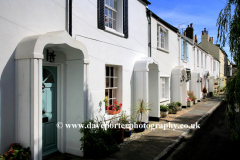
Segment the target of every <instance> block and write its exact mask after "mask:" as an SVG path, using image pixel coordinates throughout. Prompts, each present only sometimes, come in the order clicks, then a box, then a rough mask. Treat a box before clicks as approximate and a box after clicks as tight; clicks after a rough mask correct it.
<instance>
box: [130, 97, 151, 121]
mask: <svg viewBox="0 0 240 160" xmlns="http://www.w3.org/2000/svg"><path fill="white" fill-rule="evenodd" d="M149 107H150V104H149V103H147V102H145V101H144V100H143V99H139V100H138V102H137V103H136V105H135V106H134V111H135V113H136V115H138V114H140V115H141V118H140V123H141V122H142V114H145V115H147V111H151V109H150V108H149Z"/></svg>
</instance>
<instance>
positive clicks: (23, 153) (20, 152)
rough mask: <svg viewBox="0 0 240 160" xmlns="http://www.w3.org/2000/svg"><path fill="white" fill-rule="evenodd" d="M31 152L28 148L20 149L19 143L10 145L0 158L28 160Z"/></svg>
mask: <svg viewBox="0 0 240 160" xmlns="http://www.w3.org/2000/svg"><path fill="white" fill-rule="evenodd" d="M30 155H31V151H30V148H29V147H28V148H22V146H21V145H20V144H19V143H12V144H11V145H10V149H9V150H8V151H7V152H5V153H4V154H2V155H0V158H5V159H6V160H14V159H15V160H17V159H25V160H28V159H29V158H30Z"/></svg>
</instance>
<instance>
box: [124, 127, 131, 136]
mask: <svg viewBox="0 0 240 160" xmlns="http://www.w3.org/2000/svg"><path fill="white" fill-rule="evenodd" d="M131 135H132V130H129V129H125V130H124V137H130V136H131Z"/></svg>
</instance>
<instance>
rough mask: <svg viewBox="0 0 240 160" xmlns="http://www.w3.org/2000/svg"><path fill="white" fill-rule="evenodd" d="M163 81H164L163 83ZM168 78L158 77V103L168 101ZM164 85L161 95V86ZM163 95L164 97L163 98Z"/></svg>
mask: <svg viewBox="0 0 240 160" xmlns="http://www.w3.org/2000/svg"><path fill="white" fill-rule="evenodd" d="M163 79H164V81H163ZM169 82H170V78H169V76H160V84H161V85H160V88H161V89H160V93H161V94H160V102H163V101H168V100H169V88H170V87H169V85H170V83H169ZM163 84H164V94H163V88H162V86H163ZM163 95H164V97H163Z"/></svg>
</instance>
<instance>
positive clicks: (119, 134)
mask: <svg viewBox="0 0 240 160" xmlns="http://www.w3.org/2000/svg"><path fill="white" fill-rule="evenodd" d="M114 131H115V134H114V139H115V140H116V142H117V143H122V142H123V141H124V129H122V128H114Z"/></svg>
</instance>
